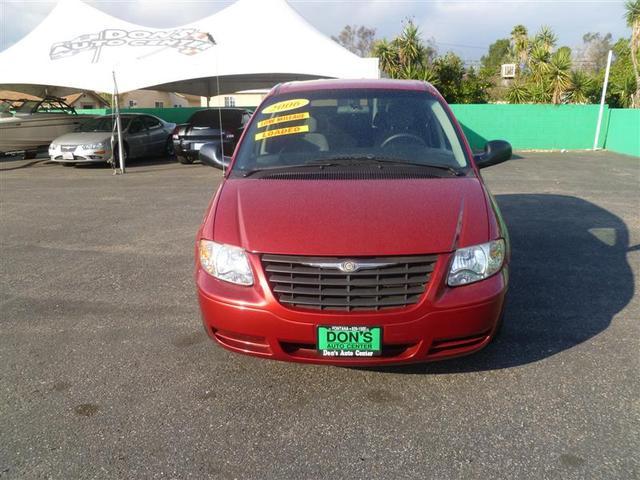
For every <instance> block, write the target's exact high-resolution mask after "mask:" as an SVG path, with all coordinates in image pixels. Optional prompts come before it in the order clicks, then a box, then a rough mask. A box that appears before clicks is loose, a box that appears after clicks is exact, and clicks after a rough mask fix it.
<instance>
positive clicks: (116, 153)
mask: <svg viewBox="0 0 640 480" xmlns="http://www.w3.org/2000/svg"><path fill="white" fill-rule="evenodd" d="M122 151H123V152H124V165H125V168H126V166H127V161H128V160H129V147H128V146H127V144H126V143H125V144H124V145H123V148H122ZM119 156H120V149H119V148H118V144H117V143H116V144H115V145H114V146H113V159H114V160H115V162H116V167H118V168H120V158H119Z"/></svg>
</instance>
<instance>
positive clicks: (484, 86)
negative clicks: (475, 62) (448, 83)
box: [458, 67, 492, 103]
mask: <svg viewBox="0 0 640 480" xmlns="http://www.w3.org/2000/svg"><path fill="white" fill-rule="evenodd" d="M491 86H492V83H491V82H490V81H489V80H488V79H487V78H486V77H483V76H482V75H478V74H477V73H476V70H475V69H474V68H473V67H469V68H468V69H467V71H466V73H465V75H464V78H463V82H462V99H461V101H460V100H458V103H487V101H488V100H489V88H490V87H491Z"/></svg>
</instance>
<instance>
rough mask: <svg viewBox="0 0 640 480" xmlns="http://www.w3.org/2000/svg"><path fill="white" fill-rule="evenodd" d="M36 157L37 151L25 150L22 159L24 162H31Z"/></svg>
mask: <svg viewBox="0 0 640 480" xmlns="http://www.w3.org/2000/svg"><path fill="white" fill-rule="evenodd" d="M37 155H38V151H37V150H25V152H24V159H25V160H33V159H34V158H36V156H37Z"/></svg>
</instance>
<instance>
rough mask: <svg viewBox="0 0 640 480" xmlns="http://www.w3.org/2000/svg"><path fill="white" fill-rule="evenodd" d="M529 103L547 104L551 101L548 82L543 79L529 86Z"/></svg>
mask: <svg viewBox="0 0 640 480" xmlns="http://www.w3.org/2000/svg"><path fill="white" fill-rule="evenodd" d="M527 91H528V98H529V101H531V102H533V103H549V102H551V100H552V98H553V97H552V93H551V86H550V84H549V81H548V80H546V79H543V80H542V81H540V82H537V83H533V84H530V85H529V86H528V88H527Z"/></svg>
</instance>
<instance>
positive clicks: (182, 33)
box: [0, 0, 379, 96]
mask: <svg viewBox="0 0 640 480" xmlns="http://www.w3.org/2000/svg"><path fill="white" fill-rule="evenodd" d="M113 72H115V74H116V78H117V81H118V87H119V91H120V92H121V93H122V92H126V91H131V90H137V89H153V90H164V91H174V92H179V93H190V94H194V95H202V96H212V95H216V94H218V93H230V92H236V91H239V90H247V89H254V88H269V87H271V86H273V85H274V84H276V83H278V82H281V81H289V80H303V79H311V78H378V76H379V70H378V59H376V58H360V57H358V56H357V55H354V54H353V53H351V52H349V51H348V50H346V49H345V48H343V47H341V46H340V45H338V44H337V43H335V42H334V41H333V40H331V39H330V38H328V37H326V36H325V35H323V34H322V33H320V32H319V31H318V30H316V29H315V27H313V26H312V25H311V24H309V23H308V22H307V21H306V20H305V19H304V18H303V17H302V16H300V15H299V14H298V13H297V12H296V11H295V10H294V9H292V8H291V7H290V6H289V5H288V4H287V3H286V1H284V0H239V1H237V2H236V3H234V4H232V5H231V6H229V7H227V8H225V9H224V10H221V11H220V12H218V13H216V14H214V15H211V16H209V17H206V18H203V19H202V20H199V21H196V22H193V23H190V24H188V25H183V26H181V27H175V28H168V29H155V28H149V27H143V26H140V25H135V24H132V23H129V22H126V21H123V20H120V19H117V18H115V17H112V16H110V15H108V14H106V13H104V12H102V11H100V10H97V9H95V8H93V7H91V6H89V5H87V4H85V3H83V2H81V1H80V0H62V1H60V2H59V3H58V5H57V6H56V7H55V8H54V9H53V10H52V12H51V13H50V14H49V16H48V17H47V18H46V19H45V20H44V21H43V22H42V23H41V24H40V25H39V26H38V27H37V28H36V29H34V30H33V31H32V32H31V33H30V34H28V35H27V36H26V37H24V38H23V39H22V40H21V41H19V42H18V43H16V44H15V45H13V46H11V47H10V48H8V49H7V50H5V51H4V52H0V89H8V90H15V91H19V92H24V93H31V94H35V95H40V96H42V95H44V94H45V93H47V94H50V95H65V94H69V93H73V92H77V91H81V90H95V91H101V92H111V91H112V90H113ZM218 86H219V89H218Z"/></svg>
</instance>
